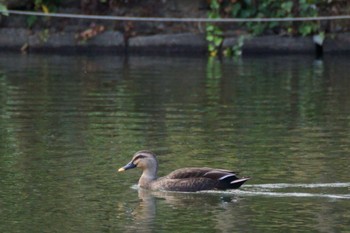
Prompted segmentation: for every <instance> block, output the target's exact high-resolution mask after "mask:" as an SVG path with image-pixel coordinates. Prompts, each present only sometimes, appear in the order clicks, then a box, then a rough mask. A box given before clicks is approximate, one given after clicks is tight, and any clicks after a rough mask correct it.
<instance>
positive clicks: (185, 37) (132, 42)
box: [128, 33, 207, 53]
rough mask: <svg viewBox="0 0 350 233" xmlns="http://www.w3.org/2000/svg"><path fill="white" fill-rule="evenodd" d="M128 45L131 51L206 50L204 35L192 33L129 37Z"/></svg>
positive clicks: (191, 51) (196, 51)
mask: <svg viewBox="0 0 350 233" xmlns="http://www.w3.org/2000/svg"><path fill="white" fill-rule="evenodd" d="M128 45H129V47H128V49H129V50H130V51H132V52H152V51H153V52H189V53H193V52H194V53H203V52H206V50H207V41H206V40H205V36H204V35H202V34H193V33H181V34H165V35H152V36H137V37H132V38H130V39H129V43H128Z"/></svg>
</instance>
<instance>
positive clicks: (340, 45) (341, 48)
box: [323, 33, 350, 53]
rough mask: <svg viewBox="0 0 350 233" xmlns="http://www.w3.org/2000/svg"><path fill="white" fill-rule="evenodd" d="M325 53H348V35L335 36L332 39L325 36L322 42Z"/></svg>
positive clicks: (349, 47) (349, 42)
mask: <svg viewBox="0 0 350 233" xmlns="http://www.w3.org/2000/svg"><path fill="white" fill-rule="evenodd" d="M323 52H325V53H349V52H350V33H342V34H337V35H335V36H334V37H330V36H326V39H325V40H324V42H323Z"/></svg>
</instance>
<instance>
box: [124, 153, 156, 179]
mask: <svg viewBox="0 0 350 233" xmlns="http://www.w3.org/2000/svg"><path fill="white" fill-rule="evenodd" d="M135 167H138V168H141V169H142V170H143V171H144V172H145V171H147V172H150V173H153V174H154V175H155V174H156V173H157V170H158V162H157V158H156V156H155V154H154V153H152V152H150V151H145V150H143V151H138V152H136V153H135V154H134V156H133V157H132V159H131V161H130V162H129V163H128V164H126V165H125V166H123V167H121V168H119V169H118V172H123V171H126V170H129V169H132V168H135Z"/></svg>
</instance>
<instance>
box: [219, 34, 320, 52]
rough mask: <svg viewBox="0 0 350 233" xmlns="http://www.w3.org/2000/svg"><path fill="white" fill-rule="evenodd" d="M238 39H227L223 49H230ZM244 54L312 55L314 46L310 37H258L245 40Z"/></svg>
mask: <svg viewBox="0 0 350 233" xmlns="http://www.w3.org/2000/svg"><path fill="white" fill-rule="evenodd" d="M237 40H238V37H231V38H227V39H225V40H224V42H223V48H228V47H232V46H234V45H235V44H236V43H237ZM242 50H243V54H245V53H275V54H277V53H314V52H315V44H314V42H313V41H312V38H311V37H288V36H277V35H276V36H258V37H252V38H251V39H245V40H244V43H243V47H242Z"/></svg>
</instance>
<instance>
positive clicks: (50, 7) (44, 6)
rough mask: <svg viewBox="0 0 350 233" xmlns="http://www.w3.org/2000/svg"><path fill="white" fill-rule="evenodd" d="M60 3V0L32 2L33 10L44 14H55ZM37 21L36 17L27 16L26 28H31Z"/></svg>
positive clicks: (35, 0) (37, 0)
mask: <svg viewBox="0 0 350 233" xmlns="http://www.w3.org/2000/svg"><path fill="white" fill-rule="evenodd" d="M60 2H61V0H34V9H35V10H37V11H43V12H44V13H50V12H55V11H57V8H58V6H59V4H60ZM37 19H38V18H37V16H34V15H32V16H28V18H27V23H28V26H29V27H32V26H33V25H34V24H35V22H36V21H37Z"/></svg>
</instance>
